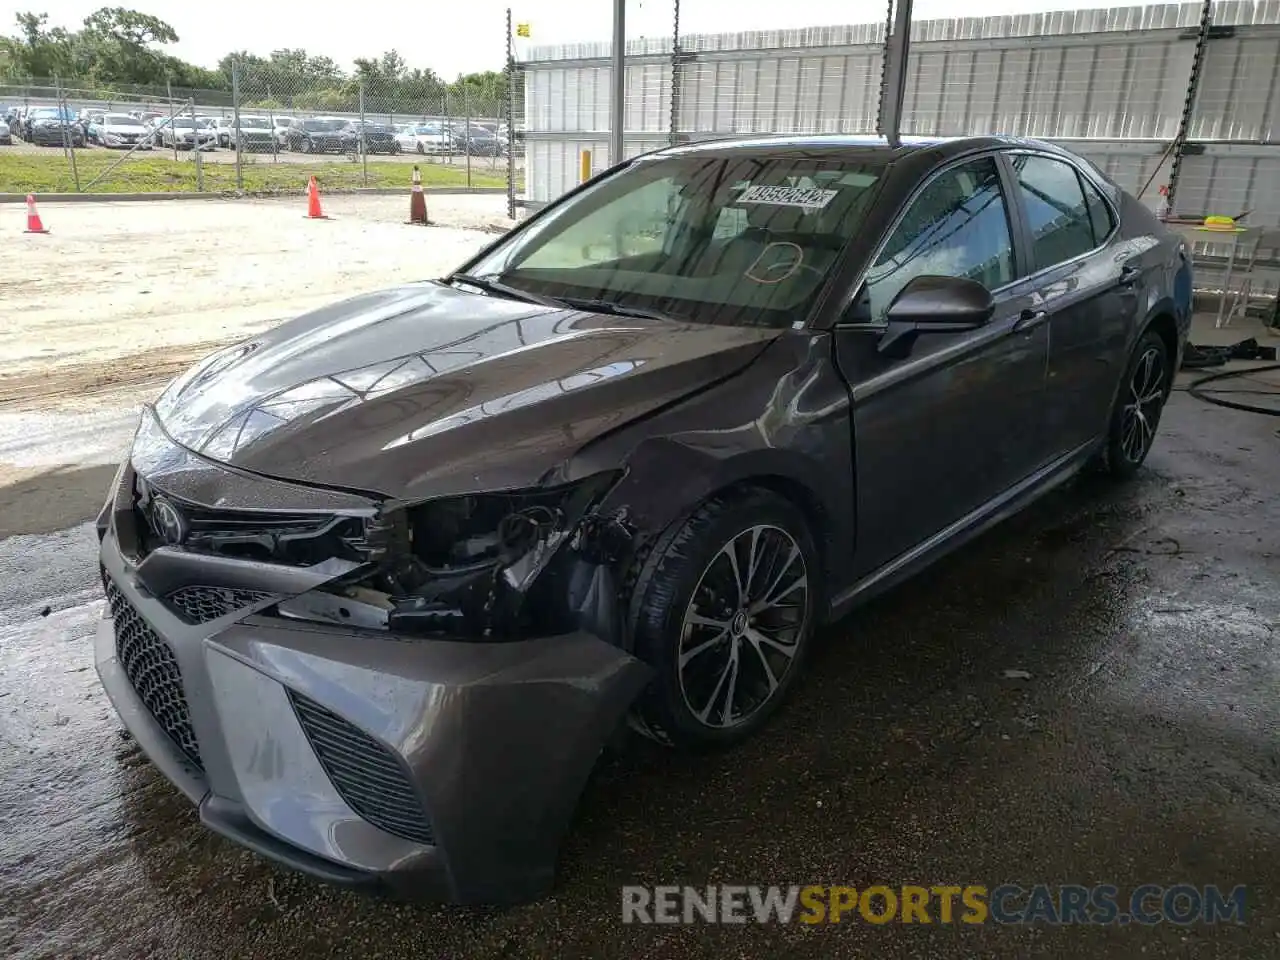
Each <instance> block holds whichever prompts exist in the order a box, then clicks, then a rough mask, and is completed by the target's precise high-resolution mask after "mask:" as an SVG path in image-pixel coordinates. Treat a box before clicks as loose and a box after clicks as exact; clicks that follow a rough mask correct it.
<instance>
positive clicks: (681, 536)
mask: <svg viewBox="0 0 1280 960" xmlns="http://www.w3.org/2000/svg"><path fill="white" fill-rule="evenodd" d="M761 529H763V530H766V531H769V532H768V533H759V534H758V535H757V538H756V539H752V531H753V530H756V531H758V530H761ZM777 532H781V534H783V535H784V536H778V535H777ZM757 544H760V545H761V547H762V550H761V553H760V554H759V557H760V562H761V563H764V558H766V557H773V558H775V559H774V560H773V561H772V562H771V565H770V566H769V567H765V566H760V567H758V568H757V573H761V572H763V574H764V575H763V576H757V577H755V578H752V579H751V583H750V586H751V587H752V588H753V589H752V590H751V591H750V596H749V597H748V599H747V601H746V602H745V603H740V602H739V601H738V599H737V598H736V597H732V596H731V597H729V598H728V602H726V598H725V597H724V596H723V594H722V593H721V591H720V590H719V589H718V587H721V586H724V589H723V593H732V590H733V589H734V587H733V581H732V579H730V578H731V577H732V574H733V572H734V571H735V570H736V569H739V568H740V563H739V564H738V566H737V567H735V566H734V565H733V564H731V563H730V562H729V559H728V557H727V555H725V551H726V550H727V549H730V548H731V545H733V546H732V548H733V549H736V550H737V551H738V553H737V554H735V556H736V557H737V558H738V559H739V560H741V559H742V557H743V556H744V555H743V554H742V552H741V551H742V550H743V549H744V547H746V548H747V549H748V550H752V549H754V548H755V546H756V545H757ZM773 544H776V545H778V547H779V549H778V550H777V551H776V552H772V553H769V552H766V549H763V548H768V549H769V550H772V547H771V546H770V545H773ZM793 547H794V548H795V552H794V556H795V557H796V558H798V560H799V561H800V562H801V563H802V564H803V565H802V566H799V567H797V566H796V562H797V561H796V559H789V562H788V565H787V566H785V567H782V566H779V564H781V562H782V561H781V559H779V558H782V557H783V556H784V555H785V556H786V557H788V558H791V557H792V556H793V553H792V548H793ZM748 555H750V554H748ZM775 575H776V576H777V577H778V580H777V581H776V582H774V581H773V577H774V576H775ZM801 575H803V578H804V589H803V594H802V595H798V594H799V590H798V588H793V589H787V587H788V585H789V584H790V583H791V582H792V581H793V580H798V579H799V578H800V576H801ZM726 584H727V586H725V585H726ZM771 584H772V585H773V587H774V589H775V590H776V591H781V592H783V593H785V594H788V595H789V597H788V598H787V601H788V602H787V603H786V604H779V605H777V606H775V607H766V608H764V609H762V610H761V611H760V612H759V613H758V614H755V615H752V616H748V615H747V614H748V612H749V608H750V607H751V603H752V600H753V599H754V600H755V601H756V602H759V601H760V599H761V598H760V597H759V596H758V595H759V594H760V593H761V592H763V593H764V594H767V593H768V590H769V586H770V585H771ZM820 586H821V573H820V567H819V560H818V552H817V550H816V548H815V547H814V543H813V536H812V534H811V533H810V531H809V527H808V523H807V522H806V520H805V517H804V515H803V513H801V511H800V510H799V509H797V508H796V507H795V505H793V504H792V503H790V502H789V501H787V500H786V499H784V498H782V497H780V496H778V495H777V494H775V493H772V492H771V491H768V490H763V489H750V490H746V491H744V492H741V493H739V494H736V495H733V496H728V497H720V496H717V497H714V498H712V499H711V500H709V501H707V502H706V503H704V504H702V505H701V506H700V507H699V508H698V509H697V510H696V511H695V512H694V513H693V515H692V516H690V517H689V518H688V519H686V520H683V521H677V522H676V523H674V524H672V526H671V528H670V529H668V530H667V531H666V532H665V533H664V534H663V535H662V536H661V537H660V538H659V539H658V541H657V542H656V543H655V544H654V546H653V549H652V550H651V551H650V552H649V553H648V555H647V557H646V559H645V560H644V562H643V565H642V566H641V569H640V571H639V574H638V576H637V578H636V582H635V587H634V590H633V592H632V597H631V608H630V625H631V635H632V640H633V649H634V652H635V655H636V656H637V657H639V658H640V659H641V660H643V661H644V662H646V663H648V664H649V665H650V666H651V667H653V668H654V671H655V676H654V679H653V681H652V682H651V683H650V685H649V687H648V689H647V690H646V691H645V692H644V694H642V696H641V698H640V700H639V701H638V702H637V704H636V708H635V710H634V711H633V715H632V718H631V721H632V726H633V727H635V729H636V730H638V731H639V732H640V733H643V734H645V735H646V736H648V737H650V738H652V739H654V740H656V741H658V742H659V743H663V744H665V745H667V746H671V747H676V748H679V749H686V750H688V749H706V748H719V747H728V746H732V745H733V744H736V743H739V742H741V741H742V740H745V739H746V738H748V737H750V736H751V735H752V734H753V733H755V732H756V731H757V730H758V729H759V728H760V727H761V726H763V725H764V724H765V723H766V722H767V721H768V719H769V717H770V716H772V714H773V713H774V711H775V710H776V709H777V708H778V707H779V706H780V705H781V703H782V702H783V700H784V699H785V697H786V694H787V692H788V691H789V690H790V688H791V686H792V684H793V683H794V682H795V678H796V676H797V675H798V674H799V673H800V671H801V669H802V666H803V662H804V657H805V654H806V652H807V650H808V646H809V641H810V639H811V638H812V636H813V631H814V627H815V625H816V620H817V616H818V610H819V609H820V605H819V588H820ZM735 606H736V607H737V608H738V610H737V611H736V612H735V611H733V610H732V609H731V608H732V607H735ZM695 609H697V610H698V611H699V613H698V614H697V615H698V616H700V617H702V616H706V614H703V613H702V611H703V610H707V611H710V612H713V613H715V614H716V615H717V618H718V619H716V620H714V622H713V623H712V622H708V623H704V624H696V625H695V624H689V623H687V622H686V621H687V619H688V618H689V617H691V616H694V612H693V611H694V610H695ZM766 614H767V615H768V617H766V616H765V615H766ZM792 616H797V617H798V618H799V622H798V623H791V622H790V618H791V617H792ZM766 619H768V620H770V623H769V624H766V623H765V620H766ZM779 623H782V624H784V626H783V627H782V628H779V627H778V626H777V624H779ZM713 624H714V625H713ZM695 631H701V632H695ZM783 637H785V638H786V642H785V644H784V643H779V642H778V640H779V638H783ZM758 641H767V643H763V644H762V643H761V642H758ZM766 647H767V648H768V657H772V658H773V659H772V661H770V660H769V659H768V658H767V657H766V655H765V653H763V652H759V651H763V650H765V648H766ZM784 647H785V648H786V649H788V650H789V651H790V653H789V654H784V653H782V652H780V651H782V650H783V649H784ZM690 651H700V652H698V653H697V654H696V655H691V653H690ZM682 653H684V655H685V656H686V657H687V664H686V665H685V666H684V667H683V668H682V666H681V663H680V659H681V654H682ZM735 657H736V658H738V666H737V668H733V672H732V674H730V672H729V671H730V669H731V668H732V667H733V661H734V658H735ZM695 663H696V664H697V666H696V667H694V666H693V665H694V664H695ZM770 663H772V665H773V667H772V668H771V667H770V666H769V664H770ZM691 667H692V669H691ZM713 677H715V678H718V679H715V680H713V679H712V678H713ZM730 678H731V682H732V686H733V692H732V694H729V695H734V694H737V688H738V685H739V683H740V682H742V683H745V684H746V686H745V687H744V691H745V692H744V694H742V695H740V697H745V703H742V702H740V703H739V704H738V706H739V708H741V709H742V710H743V714H742V715H741V716H739V717H737V718H734V717H733V716H732V712H731V711H728V715H726V713H727V711H726V708H725V706H724V704H725V701H726V700H727V698H728V695H726V694H725V692H724V691H725V690H728V689H729V683H730ZM770 678H771V679H772V681H773V682H769V681H770ZM722 682H724V684H725V685H724V687H723V688H722V687H721V683H722ZM766 687H767V688H768V690H767V691H766V690H765V689H763V688H766ZM708 689H710V692H709V693H708V692H707V691H708ZM692 701H696V702H698V703H700V704H704V705H705V706H704V709H703V710H702V711H701V713H702V716H701V717H700V716H699V712H698V711H696V710H695V708H694V706H691V702H692ZM717 714H718V717H717V716H716V715H717Z"/></svg>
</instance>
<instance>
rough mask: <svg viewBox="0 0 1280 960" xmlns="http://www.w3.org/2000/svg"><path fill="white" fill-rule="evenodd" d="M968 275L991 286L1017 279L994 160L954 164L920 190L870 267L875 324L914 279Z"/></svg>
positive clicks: (869, 301) (867, 288) (869, 300)
mask: <svg viewBox="0 0 1280 960" xmlns="http://www.w3.org/2000/svg"><path fill="white" fill-rule="evenodd" d="M924 275H933V276H944V277H967V278H969V279H971V280H977V281H978V282H979V283H981V284H983V285H984V286H985V287H986V288H987V289H988V290H994V289H995V288H997V287H1001V286H1004V285H1005V284H1007V283H1012V282H1013V280H1014V265H1013V236H1012V233H1011V232H1010V228H1009V214H1008V209H1007V207H1006V205H1005V199H1004V192H1003V191H1002V189H1001V186H1000V176H999V172H998V170H997V167H996V162H995V159H994V158H992V157H982V158H980V159H977V160H971V161H969V162H968V163H964V164H961V165H959V166H955V167H951V168H950V169H948V170H946V171H944V172H943V173H941V174H939V175H938V176H936V177H934V179H933V180H931V181H930V182H929V184H928V185H927V186H926V187H925V188H924V189H923V190H922V191H921V192H920V193H918V194H917V195H916V197H915V199H914V200H912V201H911V205H910V206H909V207H908V208H907V212H906V214H905V215H904V216H903V218H902V220H901V222H899V224H898V225H897V226H896V227H895V228H894V232H893V233H892V234H891V235H890V237H889V241H888V243H886V245H885V248H884V251H883V252H882V253H881V254H880V257H879V259H877V260H876V263H875V265H874V266H873V267H872V268H871V269H870V270H869V271H868V272H867V279H866V283H865V285H864V294H863V296H864V297H865V298H866V300H867V306H868V307H869V310H870V318H869V319H870V320H871V322H873V323H883V322H884V319H885V313H886V311H887V310H888V309H889V304H891V303H892V302H893V299H894V297H896V296H897V295H898V293H899V292H901V290H902V288H903V287H905V286H906V285H907V284H908V283H909V282H910V281H911V280H912V279H913V278H915V277H918V276H924Z"/></svg>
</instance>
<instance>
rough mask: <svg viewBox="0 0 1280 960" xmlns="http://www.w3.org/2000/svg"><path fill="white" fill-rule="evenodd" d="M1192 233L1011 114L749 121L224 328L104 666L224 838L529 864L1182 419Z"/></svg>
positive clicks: (530, 893)
mask: <svg viewBox="0 0 1280 960" xmlns="http://www.w3.org/2000/svg"><path fill="white" fill-rule="evenodd" d="M1190 307H1191V274H1190V268H1189V265H1188V254H1187V251H1186V249H1185V247H1184V245H1183V243H1182V242H1181V241H1180V240H1179V239H1178V238H1177V237H1176V236H1175V235H1173V234H1172V233H1170V232H1169V231H1168V230H1166V228H1165V227H1164V226H1163V225H1162V224H1161V223H1160V222H1159V221H1158V220H1157V219H1156V218H1155V217H1154V216H1153V215H1152V214H1151V213H1150V212H1149V211H1148V210H1147V209H1146V208H1145V207H1144V206H1142V205H1141V204H1139V203H1138V202H1137V201H1135V200H1134V199H1133V198H1131V197H1129V196H1127V195H1126V194H1125V193H1124V192H1122V191H1121V190H1120V189H1119V188H1117V187H1116V185H1115V184H1114V183H1112V182H1111V181H1110V180H1109V179H1108V178H1107V177H1106V176H1104V175H1103V174H1102V173H1101V172H1100V171H1099V170H1098V169H1096V168H1095V167H1094V166H1093V165H1091V164H1090V163H1088V162H1087V161H1085V160H1082V159H1081V158H1079V157H1076V156H1074V155H1072V154H1070V153H1068V152H1065V151H1063V150H1062V149H1059V148H1058V147H1055V146H1052V145H1049V144H1045V143H1039V142H1035V141H1026V140H1013V139H1004V138H983V139H961V140H946V141H913V142H906V143H902V144H896V145H890V144H887V143H885V142H884V141H880V140H871V139H858V138H851V137H802V138H768V139H752V140H732V141H722V142H714V143H708V144H701V145H694V146H686V147H679V148H673V149H668V150H662V151H658V152H656V153H652V154H648V155H646V156H643V157H640V158H637V159H635V160H632V161H628V162H626V163H623V164H621V165H618V166H616V167H614V168H613V169H611V170H609V171H607V172H605V173H603V174H601V175H600V176H597V177H595V178H594V179H592V180H590V181H589V182H587V183H585V184H583V185H582V186H581V187H579V188H578V189H576V190H574V191H573V192H571V193H570V194H568V195H566V196H565V197H564V198H562V199H561V200H559V201H558V202H556V203H554V204H552V205H551V206H549V207H547V208H546V209H544V210H543V211H541V212H540V213H538V214H537V215H536V216H534V217H532V218H530V219H529V220H528V221H527V222H525V223H524V224H522V225H521V226H520V227H519V228H517V229H515V230H513V231H512V232H510V233H508V234H506V235H505V236H503V237H501V238H500V239H498V240H497V241H496V242H494V243H493V244H492V245H491V246H489V247H488V248H487V249H485V250H483V251H482V252H481V253H479V254H478V255H477V256H476V257H475V258H474V259H472V260H471V261H469V262H468V263H466V264H464V265H462V266H461V268H460V269H459V270H458V271H457V272H456V273H454V274H452V275H450V276H448V277H444V278H442V279H438V280H425V281H419V282H413V283H408V284H406V285H404V286H401V287H397V288H394V289H390V290H383V291H379V292H375V293H367V294H362V295H360V296H356V297H353V298H352V299H349V300H347V301H345V302H342V303H336V304H334V305H332V306H329V307H325V308H323V309H320V310H317V311H315V312H313V313H309V314H307V315H305V316H302V317H299V318H297V319H295V320H292V321H290V322H288V323H285V324H283V325H281V326H278V327H276V328H275V329H273V330H271V331H270V332H268V333H265V334H263V335H261V336H258V337H255V338H253V339H251V340H248V341H246V342H244V343H240V344H237V345H235V346H232V347H230V348H228V349H225V350H222V351H220V352H218V353H216V354H214V355H213V356H211V357H208V358H207V359H206V360H204V361H203V362H201V363H199V364H197V365H196V366H195V367H194V368H193V369H191V370H190V371H188V372H187V373H185V374H183V375H182V376H180V377H179V378H178V379H177V380H175V381H174V382H173V383H172V384H171V385H170V386H169V387H168V388H167V389H166V390H165V391H164V393H163V395H162V396H161V397H160V399H159V400H158V401H157V403H156V404H155V405H154V406H152V407H149V408H147V409H146V410H145V411H144V414H143V416H142V419H141V423H140V424H139V426H138V430H137V434H136V437H135V439H134V442H133V447H132V451H131V453H130V455H129V457H128V460H127V462H126V463H124V464H123V465H122V466H121V468H120V471H119V474H118V476H117V478H116V480H115V482H114V484H113V487H112V489H111V491H110V493H109V496H108V499H107V502H106V504H105V506H104V508H103V510H102V513H101V516H100V517H99V520H98V532H99V535H100V538H101V566H102V582H103V586H104V588H105V590H106V595H107V599H108V609H107V613H106V617H105V619H104V621H103V623H102V627H101V629H100V631H99V633H98V638H97V651H96V659H97V665H98V672H99V674H100V676H101V678H102V683H103V685H104V686H105V688H106V690H107V693H108V694H109V695H110V697H111V700H112V702H113V703H114V704H115V707H116V709H117V710H118V712H119V714H120V716H121V718H122V719H123V720H124V723H125V724H126V726H127V727H128V728H129V730H130V731H132V733H133V735H134V737H135V738H136V740H137V742H138V743H139V744H140V745H141V747H142V748H143V750H145V751H146V753H147V754H148V755H149V756H150V758H151V759H152V761H153V762H154V763H155V764H156V766H157V767H159V768H160V770H161V771H162V772H163V773H164V774H165V776H167V777H168V778H169V779H170V780H172V781H173V783H174V784H176V785H177V786H178V788H179V789H181V790H182V791H183V792H184V793H185V794H186V795H187V796H188V797H189V798H190V799H191V801H192V802H193V803H194V804H196V805H197V806H198V809H199V814H200V818H201V820H202V821H203V822H204V823H205V824H206V825H207V826H208V827H209V828H211V829H212V830H215V831H217V832H218V833H220V834H223V835H225V836H227V837H230V838H232V839H233V840H235V841H238V842H239V843H242V844H244V845H245V846H248V847H250V848H252V849H254V850H256V851H258V852H260V853H262V854H264V855H266V856H268V857H270V858H272V859H274V860H277V861H280V862H282V863H284V864H287V865H289V866H292V867H295V868H297V869H300V870H303V871H306V872H308V873H311V874H313V875H315V876H318V877H321V878H324V879H327V880H331V881H334V882H340V883H346V884H352V885H365V884H368V885H373V886H386V887H391V888H394V889H396V890H398V891H401V892H404V893H408V894H413V895H418V896H423V897H428V898H443V899H447V900H452V901H456V902H466V903H477V902H503V901H506V902H510V901H514V900H521V899H528V898H532V897H536V896H538V895H539V894H541V893H543V892H545V891H546V890H547V889H548V888H549V886H550V885H551V883H552V878H553V870H554V866H555V861H556V854H557V850H558V847H559V845H560V842H561V839H562V837H563V834H564V832H565V830H566V828H567V825H568V823H569V820H570V816H571V813H572V811H573V808H574V805H575V803H576V801H577V799H578V796H579V794H580V792H581V789H582V787H583V785H584V782H585V781H586V778H587V776H588V774H589V772H590V771H591V768H592V766H593V764H594V763H595V761H596V758H597V756H598V755H599V754H600V752H601V750H602V749H603V747H604V746H605V745H606V744H607V743H608V742H609V741H610V739H611V738H612V737H613V735H614V734H615V733H617V732H618V731H619V730H620V729H623V728H624V725H625V724H627V723H630V724H631V726H632V727H634V728H635V729H637V730H639V731H641V732H642V733H644V734H647V735H648V736H651V737H653V738H654V739H656V740H658V741H661V742H663V743H665V744H669V745H671V746H673V747H679V748H686V749H697V748H705V747H717V746H727V745H730V744H732V743H734V742H736V741H738V740H740V739H742V738H743V737H746V736H748V735H750V734H752V733H754V732H755V731H757V730H758V729H759V728H760V727H761V725H762V724H763V723H765V721H766V720H767V719H768V718H769V716H770V714H771V713H773V711H774V710H775V709H776V708H777V707H778V706H779V704H780V703H781V702H782V700H783V699H784V697H785V696H786V695H787V693H788V691H789V690H790V688H791V687H792V686H793V685H794V684H795V682H796V679H797V675H798V673H799V671H800V668H801V665H802V662H803V661H804V658H805V652H806V648H807V647H808V646H809V644H810V641H811V639H812V637H813V634H814V631H815V629H816V628H818V627H819V626H820V625H821V624H822V623H823V622H825V621H829V620H831V619H833V618H836V617H839V616H841V615H842V614H844V613H845V612H846V611H848V610H849V609H850V607H851V606H852V605H854V604H856V603H857V602H859V601H861V600H863V599H865V598H866V597H868V596H870V595H871V594H873V593H875V592H877V591H879V590H882V589H884V588H886V587H888V586H890V585H891V584H893V583H895V582H896V581H898V580H900V579H901V578H903V577H905V576H907V575H909V574H911V573H912V572H913V571H916V570H918V569H920V568H921V567H922V566H923V565H925V564H927V563H929V562H930V561H931V560H933V559H935V558H936V557H938V556H939V555H941V554H943V553H945V552H947V551H949V550H952V549H954V548H955V547H957V546H958V545H960V544H962V543H964V542H965V541H966V540H968V539H970V538H972V537H973V536H975V535H977V534H979V533H980V532H982V531H983V530H984V529H986V528H988V527H990V526H991V525H992V524H994V523H996V522H998V521H999V520H1001V519H1002V518H1004V517H1007V516H1008V515H1009V514H1011V513H1012V512H1013V511H1015V510H1017V509H1019V508H1020V507H1022V506H1023V505H1025V504H1026V503H1028V502H1029V501H1031V500H1033V499H1034V498H1036V497H1038V496H1040V495H1041V494H1043V493H1044V492H1045V491H1047V490H1049V489H1050V488H1052V487H1054V486H1055V485H1057V484H1060V483H1062V482H1063V481H1064V480H1066V479H1068V478H1069V477H1071V476H1072V475H1073V474H1075V473H1077V472H1078V471H1080V470H1081V469H1082V468H1084V467H1086V466H1087V465H1090V464H1096V465H1098V466H1100V467H1101V468H1102V469H1105V470H1107V471H1109V472H1110V473H1112V474H1114V475H1116V476H1117V477H1125V476H1127V475H1129V474H1131V473H1132V472H1133V471H1134V470H1136V469H1137V468H1138V467H1139V465H1140V464H1141V463H1142V462H1143V459H1144V458H1145V457H1146V455H1147V452H1148V450H1149V449H1150V447H1151V444H1152V441H1153V438H1154V436H1155V433H1156V428H1157V425H1158V424H1159V420H1160V413H1161V409H1162V407H1163V405H1164V402H1165V398H1166V397H1167V395H1168V391H1169V385H1170V380H1171V377H1172V375H1173V372H1174V370H1175V369H1176V368H1177V365H1178V361H1179V358H1180V355H1181V352H1182V350H1183V345H1184V343H1185V339H1186V334H1187V328H1188V324H1189V322H1190Z"/></svg>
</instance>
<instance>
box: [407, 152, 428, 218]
mask: <svg viewBox="0 0 1280 960" xmlns="http://www.w3.org/2000/svg"><path fill="white" fill-rule="evenodd" d="M408 222H409V223H420V224H423V225H424V226H425V225H426V223H427V195H426V193H424V192H423V190H422V172H421V171H420V170H418V165H417V164H416V163H415V164H414V165H413V190H412V191H411V192H410V194H409V220H408Z"/></svg>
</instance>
